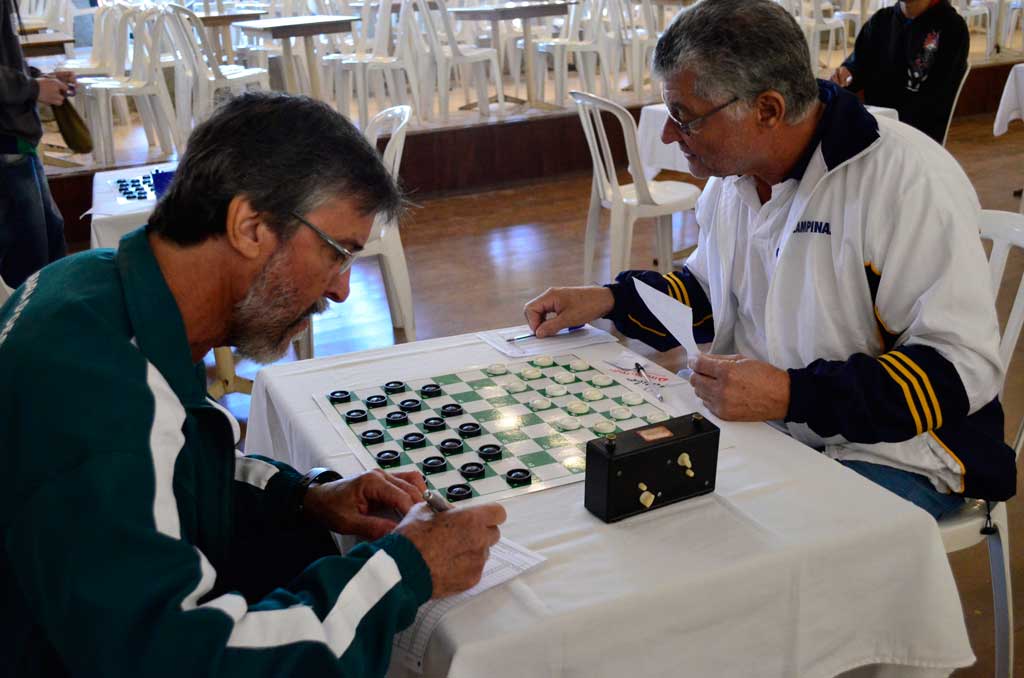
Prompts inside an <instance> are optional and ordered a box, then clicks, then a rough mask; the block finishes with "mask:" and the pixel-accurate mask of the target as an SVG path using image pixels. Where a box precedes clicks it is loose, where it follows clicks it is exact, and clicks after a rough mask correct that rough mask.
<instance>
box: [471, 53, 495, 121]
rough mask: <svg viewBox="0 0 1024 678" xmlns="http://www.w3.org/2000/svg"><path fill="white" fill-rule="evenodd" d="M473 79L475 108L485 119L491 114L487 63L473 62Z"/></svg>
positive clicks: (481, 117)
mask: <svg viewBox="0 0 1024 678" xmlns="http://www.w3.org/2000/svg"><path fill="white" fill-rule="evenodd" d="M473 80H475V81H476V82H475V84H476V102H477V105H476V110H477V112H478V113H480V119H481V120H487V118H489V117H490V115H491V97H490V95H489V94H488V93H487V63H486V62H484V61H478V62H476V63H475V64H473Z"/></svg>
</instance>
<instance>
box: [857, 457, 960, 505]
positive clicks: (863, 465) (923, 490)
mask: <svg viewBox="0 0 1024 678" xmlns="http://www.w3.org/2000/svg"><path fill="white" fill-rule="evenodd" d="M839 463H840V464H842V465H843V466H845V467H847V468H849V469H851V470H853V471H856V472H857V473H859V474H861V475H862V476H864V477H865V478H867V479H868V480H870V481H872V482H874V483H875V484H877V485H881V486H882V487H884V488H885V489H887V490H889V491H890V492H892V493H893V494H896V495H899V496H901V497H903V498H904V499H906V500H907V501H909V502H911V503H913V504H917V505H918V506H920V507H921V508H923V509H924V510H925V511H927V512H928V513H930V514H932V516H933V517H934V518H935V519H936V520H938V519H939V518H942V517H943V516H945V515H948V514H950V513H953V512H954V511H956V510H957V509H959V508H961V507H962V506H963V505H964V498H963V495H960V494H943V493H941V492H939V491H938V490H936V489H935V487H934V486H933V485H932V481H930V480H928V479H927V478H925V477H924V476H922V475H918V474H917V473H911V472H910V471H902V470H900V469H898V468H892V467H891V466H882V465H881V464H870V463H868V462H866V461H853V460H851V459H845V460H841V461H840V462H839Z"/></svg>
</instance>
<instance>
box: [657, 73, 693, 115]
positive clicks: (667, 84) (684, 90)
mask: <svg viewBox="0 0 1024 678" xmlns="http://www.w3.org/2000/svg"><path fill="white" fill-rule="evenodd" d="M695 83H696V78H695V77H694V76H693V73H692V72H691V71H688V70H685V69H684V70H680V71H677V72H676V73H675V74H674V75H672V76H669V77H668V78H667V79H665V80H664V81H662V83H661V98H662V99H663V100H664V101H665V103H666V104H667V105H668V106H669V107H671V108H680V109H683V110H691V106H692V105H693V104H694V103H695V102H698V101H700V100H701V98H700V97H699V96H697V94H696V92H695V91H694V89H695V87H694V85H695Z"/></svg>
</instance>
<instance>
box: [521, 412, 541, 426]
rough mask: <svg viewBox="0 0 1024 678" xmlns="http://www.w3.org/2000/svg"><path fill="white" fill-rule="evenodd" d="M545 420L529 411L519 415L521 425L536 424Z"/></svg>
mask: <svg viewBox="0 0 1024 678" xmlns="http://www.w3.org/2000/svg"><path fill="white" fill-rule="evenodd" d="M543 423H544V420H543V419H541V418H540V417H538V416H537V415H536V414H534V413H533V412H527V413H526V414H521V415H519V425H520V426H536V425H537V424H543Z"/></svg>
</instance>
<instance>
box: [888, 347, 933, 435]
mask: <svg viewBox="0 0 1024 678" xmlns="http://www.w3.org/2000/svg"><path fill="white" fill-rule="evenodd" d="M878 364H879V365H881V366H882V367H883V368H885V371H886V372H888V373H889V376H890V377H892V380H893V381H895V382H896V383H897V384H898V385H899V387H900V388H901V389H903V397H904V398H906V399H907V409H908V410H910V416H911V417H913V418H914V425H915V426H917V435H921V434H922V433H924V429H923V428H921V417H919V416H918V415H917V408H916V407H914V399H913V398H912V397H911V396H910V389H909V388H907V384H906V382H905V381H903V380H902V379H900V378H899V376H897V375H896V373H895V372H893V371H892V370H891V369H889V366H888V365H886V364H885V363H883V362H882V361H881V360H879V361H878Z"/></svg>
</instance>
